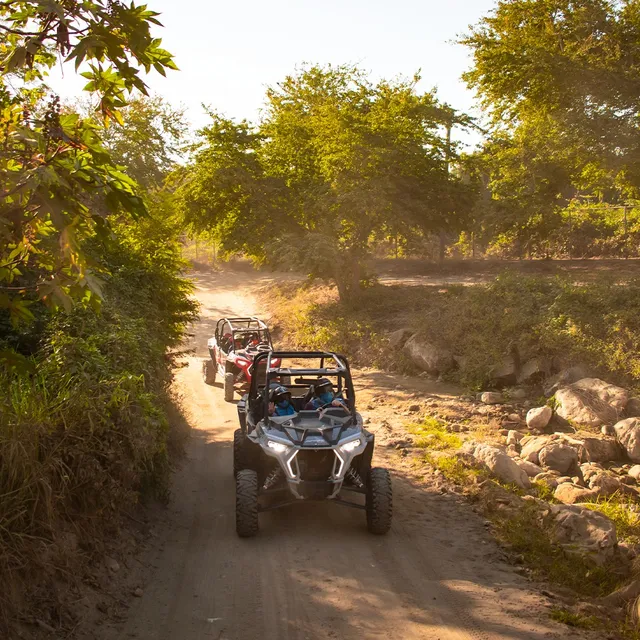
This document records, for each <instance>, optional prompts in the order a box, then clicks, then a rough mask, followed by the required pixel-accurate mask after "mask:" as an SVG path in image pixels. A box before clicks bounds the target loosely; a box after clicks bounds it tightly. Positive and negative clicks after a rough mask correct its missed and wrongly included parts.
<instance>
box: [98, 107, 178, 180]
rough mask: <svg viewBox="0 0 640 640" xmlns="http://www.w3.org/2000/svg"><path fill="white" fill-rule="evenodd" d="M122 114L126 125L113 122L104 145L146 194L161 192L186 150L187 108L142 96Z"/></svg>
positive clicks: (114, 159) (103, 135)
mask: <svg viewBox="0 0 640 640" xmlns="http://www.w3.org/2000/svg"><path fill="white" fill-rule="evenodd" d="M121 114H122V120H123V124H122V125H119V124H118V123H116V122H113V121H112V122H110V123H109V124H108V126H107V127H106V128H105V130H104V132H103V133H102V135H101V138H102V140H103V143H104V146H105V147H106V148H107V150H108V151H109V154H110V155H111V158H112V159H113V161H114V162H115V163H116V164H117V165H119V166H123V167H124V168H125V172H126V174H127V175H128V176H129V177H131V178H133V179H134V180H135V181H136V183H137V184H138V185H139V186H140V187H141V188H142V189H143V190H144V191H146V192H150V191H157V190H158V189H159V188H161V186H162V183H163V182H164V180H165V178H166V177H167V175H168V174H169V173H170V172H171V171H172V170H173V169H174V168H175V164H176V160H177V159H178V158H179V157H180V155H181V153H182V151H183V148H182V147H183V146H184V144H185V139H186V135H187V130H188V124H187V122H186V120H185V115H184V109H182V108H180V109H176V108H174V107H172V106H171V105H170V104H168V103H167V102H166V101H165V100H163V98H161V97H160V96H154V97H152V98H149V97H146V96H143V95H141V96H137V97H136V98H134V99H133V100H132V101H131V102H130V103H129V104H128V105H127V106H126V107H124V108H123V109H121Z"/></svg>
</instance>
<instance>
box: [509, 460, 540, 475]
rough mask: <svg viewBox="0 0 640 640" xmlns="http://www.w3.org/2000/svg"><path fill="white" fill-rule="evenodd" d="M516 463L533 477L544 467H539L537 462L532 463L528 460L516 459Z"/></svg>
mask: <svg viewBox="0 0 640 640" xmlns="http://www.w3.org/2000/svg"><path fill="white" fill-rule="evenodd" d="M516 464H517V465H518V466H519V467H520V468H521V469H523V470H524V472H525V473H526V474H527V475H528V476H529V477H530V478H535V477H536V476H539V475H540V474H541V473H544V469H543V468H542V467H539V466H538V465H537V464H533V462H529V461H528V460H522V459H520V460H516Z"/></svg>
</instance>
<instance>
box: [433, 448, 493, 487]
mask: <svg viewBox="0 0 640 640" xmlns="http://www.w3.org/2000/svg"><path fill="white" fill-rule="evenodd" d="M425 461H426V462H427V464H430V465H431V466H432V467H433V468H434V469H438V470H439V471H441V472H442V475H443V476H444V477H445V478H447V480H449V481H451V482H454V483H455V484H459V485H469V484H475V483H476V482H477V481H478V479H479V478H481V477H482V475H483V474H482V472H481V471H480V470H479V469H474V468H473V467H470V466H469V465H467V464H465V462H464V461H463V460H460V458H458V457H457V456H451V455H437V456H436V455H433V454H429V453H427V455H426V456H425Z"/></svg>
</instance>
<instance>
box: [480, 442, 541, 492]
mask: <svg viewBox="0 0 640 640" xmlns="http://www.w3.org/2000/svg"><path fill="white" fill-rule="evenodd" d="M473 456H474V458H475V459H476V460H477V461H478V462H481V463H482V464H484V465H486V466H487V468H488V469H489V471H491V473H493V474H494V475H495V476H496V477H498V478H500V480H502V481H503V482H512V483H513V484H515V485H517V486H518V487H520V488H521V489H528V488H529V487H530V486H531V483H530V482H529V476H528V475H527V474H526V472H525V471H524V470H523V469H521V468H520V467H519V466H518V465H517V464H516V462H514V460H513V459H512V458H510V457H509V456H508V455H507V454H506V453H504V452H503V451H500V449H498V448H496V447H492V446H489V445H485V444H481V445H478V446H477V447H476V448H475V451H474V453H473Z"/></svg>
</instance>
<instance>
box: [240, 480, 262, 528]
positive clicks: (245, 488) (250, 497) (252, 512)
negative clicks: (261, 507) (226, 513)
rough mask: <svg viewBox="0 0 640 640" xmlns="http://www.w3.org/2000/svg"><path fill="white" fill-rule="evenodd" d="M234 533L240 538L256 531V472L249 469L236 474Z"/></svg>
mask: <svg viewBox="0 0 640 640" xmlns="http://www.w3.org/2000/svg"><path fill="white" fill-rule="evenodd" d="M236 533H237V534H238V535H239V536H240V537H241V538H251V537H252V536H255V535H256V534H257V533H258V474H257V473H256V472H255V471H252V470H251V469H241V470H240V471H238V475H237V476H236Z"/></svg>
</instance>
